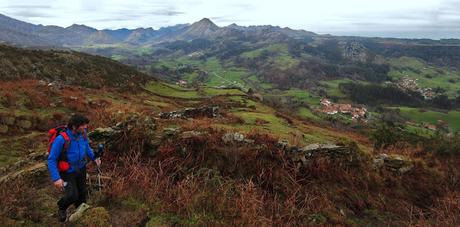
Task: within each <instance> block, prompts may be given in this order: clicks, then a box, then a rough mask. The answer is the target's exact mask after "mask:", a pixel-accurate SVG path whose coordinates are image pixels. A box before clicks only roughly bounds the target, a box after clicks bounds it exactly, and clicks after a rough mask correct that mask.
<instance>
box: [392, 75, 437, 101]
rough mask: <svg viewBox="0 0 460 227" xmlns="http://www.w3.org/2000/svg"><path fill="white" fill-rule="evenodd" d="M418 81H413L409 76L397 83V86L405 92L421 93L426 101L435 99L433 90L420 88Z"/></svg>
mask: <svg viewBox="0 0 460 227" xmlns="http://www.w3.org/2000/svg"><path fill="white" fill-rule="evenodd" d="M417 80H418V79H412V78H410V77H409V76H407V75H406V76H404V77H402V78H401V79H400V80H398V82H396V86H398V88H400V89H401V90H405V91H414V92H418V93H420V94H421V95H422V96H423V98H424V99H432V98H434V97H435V95H436V94H435V92H434V91H433V89H431V88H429V87H428V88H420V87H419V85H418V83H417Z"/></svg>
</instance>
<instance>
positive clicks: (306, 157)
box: [278, 140, 359, 166]
mask: <svg viewBox="0 0 460 227" xmlns="http://www.w3.org/2000/svg"><path fill="white" fill-rule="evenodd" d="M278 148H280V149H282V150H284V151H285V152H286V154H288V155H289V156H291V159H292V160H293V161H294V162H297V163H298V164H299V165H298V166H302V165H306V164H308V162H309V161H310V160H313V159H315V158H317V157H327V158H330V159H343V160H347V161H348V162H350V163H352V162H354V161H356V160H357V159H358V158H359V154H358V150H357V149H356V148H354V147H352V146H351V145H350V146H345V145H336V144H317V143H315V144H310V145H308V146H305V147H296V146H290V145H289V143H288V142H287V141H285V140H281V141H279V142H278Z"/></svg>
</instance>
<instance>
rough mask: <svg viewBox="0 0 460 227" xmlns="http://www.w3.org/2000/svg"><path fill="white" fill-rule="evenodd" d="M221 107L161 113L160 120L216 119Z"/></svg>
mask: <svg viewBox="0 0 460 227" xmlns="http://www.w3.org/2000/svg"><path fill="white" fill-rule="evenodd" d="M218 112H219V107H216V106H212V107H201V108H187V109H185V110H181V111H173V112H163V113H160V114H159V116H160V118H163V119H174V118H198V117H209V118H214V117H217V116H218V114H219V113H218Z"/></svg>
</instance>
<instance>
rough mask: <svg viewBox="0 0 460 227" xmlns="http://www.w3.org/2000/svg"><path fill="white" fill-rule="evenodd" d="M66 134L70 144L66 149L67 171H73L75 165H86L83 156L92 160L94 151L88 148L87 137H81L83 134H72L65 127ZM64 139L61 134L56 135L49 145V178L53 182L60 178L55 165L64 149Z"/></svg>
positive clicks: (79, 166)
mask: <svg viewBox="0 0 460 227" xmlns="http://www.w3.org/2000/svg"><path fill="white" fill-rule="evenodd" d="M66 132H67V135H68V136H69V138H70V145H69V147H68V149H67V161H68V162H69V163H70V166H71V167H70V169H69V170H67V173H72V172H75V167H76V166H78V168H80V169H82V168H84V167H85V166H86V160H85V157H86V156H88V157H89V158H90V159H91V160H92V161H94V159H95V157H94V153H93V150H92V149H91V148H90V146H89V143H88V139H85V138H84V137H83V134H81V133H79V134H74V133H72V131H71V130H70V129H67V131H66ZM64 143H65V139H64V137H62V136H61V135H59V136H57V137H56V139H55V140H54V142H53V144H52V145H51V150H50V154H49V155H48V169H49V171H50V174H51V180H53V182H55V181H57V180H59V179H61V177H60V175H59V170H58V167H57V163H58V158H59V155H60V154H61V152H62V151H63V149H64Z"/></svg>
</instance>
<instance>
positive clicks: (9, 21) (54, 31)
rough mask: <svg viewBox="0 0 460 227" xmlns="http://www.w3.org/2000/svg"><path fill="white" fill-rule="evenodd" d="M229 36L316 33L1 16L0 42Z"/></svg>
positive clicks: (203, 23) (207, 23) (206, 23)
mask: <svg viewBox="0 0 460 227" xmlns="http://www.w3.org/2000/svg"><path fill="white" fill-rule="evenodd" d="M229 35H231V36H235V35H238V36H242V37H251V36H254V35H257V36H262V37H265V38H278V39H282V38H286V37H290V38H298V37H308V36H315V35H316V34H315V33H313V32H307V31H303V30H292V29H290V28H280V27H277V26H270V25H266V26H249V27H244V26H238V25H236V24H232V25H229V26H225V27H219V26H217V25H216V24H214V23H213V22H212V21H211V20H210V19H208V18H203V19H202V20H200V21H198V22H195V23H193V24H179V25H174V26H169V27H163V28H160V29H158V30H155V29H153V28H136V29H126V28H121V29H116V30H109V29H103V30H98V29H95V28H92V27H89V26H86V25H79V24H73V25H71V26H69V27H66V28H63V27H59V26H52V25H48V26H44V25H35V24H31V23H27V22H24V21H20V20H17V19H14V18H11V17H8V16H5V15H2V14H0V42H4V43H8V44H13V45H19V46H29V47H40V46H43V47H46V46H53V47H75V46H85V45H93V44H115V43H126V44H132V45H143V44H153V43H159V42H164V41H175V40H192V39H197V38H208V39H214V38H219V37H223V36H229Z"/></svg>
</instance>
